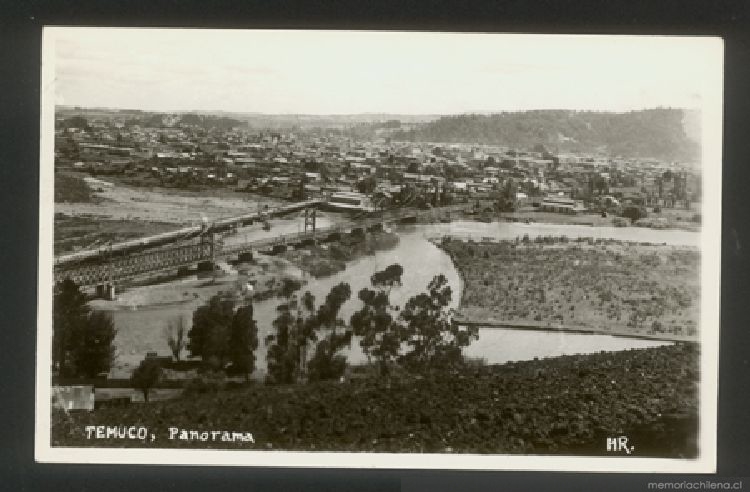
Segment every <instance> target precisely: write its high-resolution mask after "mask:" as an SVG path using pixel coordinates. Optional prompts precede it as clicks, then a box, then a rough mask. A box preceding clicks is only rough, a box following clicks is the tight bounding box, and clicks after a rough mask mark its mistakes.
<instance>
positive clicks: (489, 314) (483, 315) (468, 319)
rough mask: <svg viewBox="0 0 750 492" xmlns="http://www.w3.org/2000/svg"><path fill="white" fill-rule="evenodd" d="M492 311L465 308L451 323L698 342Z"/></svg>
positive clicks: (684, 337) (688, 338) (677, 335)
mask: <svg viewBox="0 0 750 492" xmlns="http://www.w3.org/2000/svg"><path fill="white" fill-rule="evenodd" d="M494 314H495V313H493V311H492V310H490V309H486V308H478V307H466V308H462V309H461V310H459V311H457V312H456V314H455V315H454V316H453V322H454V323H457V324H459V325H466V326H481V327H486V328H503V329H509V330H532V331H549V332H556V333H580V334H586V335H609V336H613V337H625V338H638V339H642V340H658V341H666V342H688V343H696V342H698V337H697V336H687V335H681V334H678V333H648V332H645V333H644V332H640V331H633V330H631V329H622V328H620V327H611V328H608V329H603V328H592V327H587V326H578V325H561V324H557V325H555V324H551V323H536V322H524V321H516V322H513V323H509V322H507V321H503V320H502V319H497V318H496V317H495V316H494Z"/></svg>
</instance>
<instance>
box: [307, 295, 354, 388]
mask: <svg viewBox="0 0 750 492" xmlns="http://www.w3.org/2000/svg"><path fill="white" fill-rule="evenodd" d="M351 295H352V289H351V287H350V286H349V284H347V283H345V282H341V283H340V284H338V285H335V286H333V287H332V288H331V290H330V292H328V295H326V299H325V301H324V302H323V304H322V305H321V306H320V307H319V308H318V311H317V313H316V314H315V316H314V317H313V318H312V319H311V323H312V324H313V326H314V327H315V329H317V330H321V329H323V328H325V329H327V330H330V332H329V333H328V334H327V335H326V336H325V337H323V339H322V340H321V341H319V342H318V343H317V345H316V346H315V353H314V354H313V356H312V358H311V359H310V362H309V363H308V369H309V378H310V380H311V381H317V380H326V379H338V378H340V377H341V376H342V375H343V374H344V370H345V369H346V357H345V356H343V355H341V354H339V352H340V351H341V350H342V349H343V348H344V347H345V346H348V345H349V344H350V343H351V339H352V330H351V329H349V328H347V327H346V324H345V323H344V320H342V319H341V318H339V311H340V310H341V307H342V306H343V305H344V304H345V303H346V301H348V300H349V298H350V297H351ZM338 329H343V331H338Z"/></svg>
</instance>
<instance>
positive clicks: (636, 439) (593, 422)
mask: <svg viewBox="0 0 750 492" xmlns="http://www.w3.org/2000/svg"><path fill="white" fill-rule="evenodd" d="M698 359H699V354H698V349H697V348H696V346H695V345H693V344H676V345H673V346H668V347H658V348H652V349H644V350H630V351H624V352H616V353H604V352H602V353H598V354H592V355H577V356H564V357H557V358H553V359H541V360H533V361H526V362H517V363H509V364H504V365H499V366H480V367H465V368H463V369H461V370H456V371H452V372H441V373H433V374H429V375H422V376H405V377H401V378H398V379H397V378H394V379H392V380H391V381H390V382H386V381H385V380H382V379H359V380H353V381H351V382H346V383H338V382H321V383H312V384H306V385H295V386H265V385H260V384H254V385H253V384H251V385H250V386H245V387H240V388H237V389H233V390H219V391H215V392H212V391H208V390H206V392H205V393H188V394H186V395H185V396H183V397H182V398H180V399H177V400H172V401H167V402H154V403H149V404H134V405H130V406H127V407H124V408H107V409H100V410H96V411H94V412H91V413H69V414H66V413H63V412H62V411H59V410H56V411H53V415H52V445H53V446H110V447H125V446H128V447H185V448H243V449H275V450H279V449H281V450H307V451H311V450H335V451H372V452H433V453H446V452H454V453H498V454H503V453H533V454H586V455H589V454H593V455H600V454H601V455H604V454H607V451H606V438H607V437H612V436H620V435H627V436H629V437H630V444H631V445H634V446H636V449H635V451H634V452H633V454H631V455H630V456H634V457H643V456H664V457H691V456H695V455H696V452H697V449H696V435H697V434H696V433H697V406H698V402H697V384H696V382H697V380H698ZM96 425H101V426H143V427H145V428H147V429H148V432H149V433H153V434H154V436H155V439H154V440H153V441H151V440H150V439H149V440H145V441H143V440H138V439H115V438H104V439H93V438H92V439H88V438H87V437H86V431H85V429H86V426H96ZM170 427H172V428H175V429H186V430H196V431H199V432H197V433H195V434H196V435H198V434H200V432H203V431H209V432H210V431H213V430H216V431H221V430H228V431H230V432H231V431H234V432H238V433H251V434H252V436H253V442H247V441H242V442H222V441H221V439H218V440H213V439H211V438H209V439H208V440H207V441H202V440H200V439H197V440H181V439H179V438H177V437H175V438H173V439H170V430H169V429H170ZM206 435H210V434H206ZM220 435H221V434H219V436H220Z"/></svg>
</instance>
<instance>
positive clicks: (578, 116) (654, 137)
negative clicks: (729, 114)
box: [393, 108, 700, 161]
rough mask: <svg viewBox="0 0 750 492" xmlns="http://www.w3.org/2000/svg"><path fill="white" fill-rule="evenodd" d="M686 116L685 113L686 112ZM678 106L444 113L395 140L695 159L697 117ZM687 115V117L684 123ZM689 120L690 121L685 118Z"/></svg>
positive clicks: (400, 134) (697, 152) (405, 132)
mask: <svg viewBox="0 0 750 492" xmlns="http://www.w3.org/2000/svg"><path fill="white" fill-rule="evenodd" d="M686 116H687V117H686ZM692 116H693V115H692V114H691V113H688V112H686V111H683V110H681V109H664V108H659V109H647V110H642V111H632V112H629V113H606V112H593V111H560V110H536V111H524V112H517V113H499V114H489V115H477V114H468V115H458V116H444V117H442V118H440V119H438V120H436V121H433V122H429V123H426V124H424V125H421V126H419V127H417V128H415V129H413V130H411V131H402V132H398V133H396V134H394V135H393V137H394V139H397V140H399V139H401V140H409V141H424V142H465V143H473V142H476V143H480V144H496V145H506V146H509V147H514V148H519V149H531V148H533V147H535V146H537V145H539V144H542V145H544V146H545V147H546V148H547V149H548V150H551V151H555V150H557V151H561V152H565V151H571V152H596V151H604V152H606V153H608V154H610V155H622V156H626V157H655V158H658V159H664V160H669V161H694V160H698V159H699V157H700V149H699V144H698V142H696V141H695V140H692V139H691V138H690V137H689V136H688V134H687V133H686V129H685V127H686V126H688V131H690V133H691V134H695V132H694V131H691V129H690V126H694V122H695V120H697V118H694V117H692ZM684 120H685V122H684ZM687 120H690V121H689V124H688V121H687Z"/></svg>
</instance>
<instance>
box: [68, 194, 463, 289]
mask: <svg viewBox="0 0 750 492" xmlns="http://www.w3.org/2000/svg"><path fill="white" fill-rule="evenodd" d="M322 204H324V202H323V201H322V200H308V201H305V202H299V203H295V204H291V205H286V206H284V207H280V208H277V209H270V210H264V211H259V212H255V213H251V214H246V215H242V216H238V217H231V218H227V219H220V220H217V221H215V222H212V223H210V224H203V225H200V226H192V227H187V228H183V229H179V230H176V231H171V232H168V233H163V234H158V235H155V236H150V237H144V238H140V239H136V240H131V241H124V242H121V243H113V244H109V245H107V246H105V247H102V248H98V249H93V250H86V251H79V252H76V253H72V254H68V255H63V256H59V257H57V258H55V266H54V280H55V282H56V283H57V282H59V281H62V280H64V279H65V278H69V279H71V280H72V281H73V282H75V283H76V284H77V285H78V286H79V287H81V288H82V289H87V290H91V289H94V290H95V291H96V293H97V295H99V296H102V297H108V298H114V296H115V286H116V285H118V284H122V283H123V282H127V281H134V280H136V279H138V278H143V277H148V276H154V275H160V274H161V275H167V274H170V273H172V274H173V273H178V274H180V273H186V272H187V271H189V270H190V269H195V268H197V270H198V271H211V270H213V269H215V268H216V262H217V261H234V260H238V261H242V260H250V259H252V255H253V253H254V252H264V253H269V254H278V253H280V252H283V251H286V250H287V249H288V248H300V247H305V246H309V245H311V244H315V243H321V242H330V241H336V240H338V239H340V238H341V237H342V236H343V235H346V234H351V235H357V234H365V233H367V232H371V231H377V230H382V229H383V228H384V227H386V226H387V224H389V223H405V222H416V221H417V220H418V219H419V218H420V217H423V216H425V215H430V216H432V217H435V216H436V215H440V216H445V215H446V214H450V213H451V212H456V211H459V210H461V209H463V208H464V206H451V207H440V208H435V209H432V210H425V211H420V210H414V209H406V210H404V209H402V210H397V211H384V212H379V213H377V214H375V215H374V216H370V217H364V218H360V219H357V220H352V221H350V222H346V223H341V224H337V225H334V226H330V227H325V228H320V227H317V223H316V211H317V208H318V207H319V206H320V205H322ZM294 212H304V216H305V222H304V226H305V227H304V231H301V232H298V233H291V234H279V235H273V236H271V237H263V238H257V237H256V238H252V236H251V235H248V236H247V237H246V238H245V240H240V241H232V244H225V241H224V238H223V235H225V234H226V233H228V232H232V231H235V230H236V229H237V228H239V227H244V226H247V225H251V224H254V223H256V222H265V221H267V220H268V219H270V218H273V217H279V216H283V215H287V214H290V213H294ZM234 239H242V238H239V237H235V238H234Z"/></svg>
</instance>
